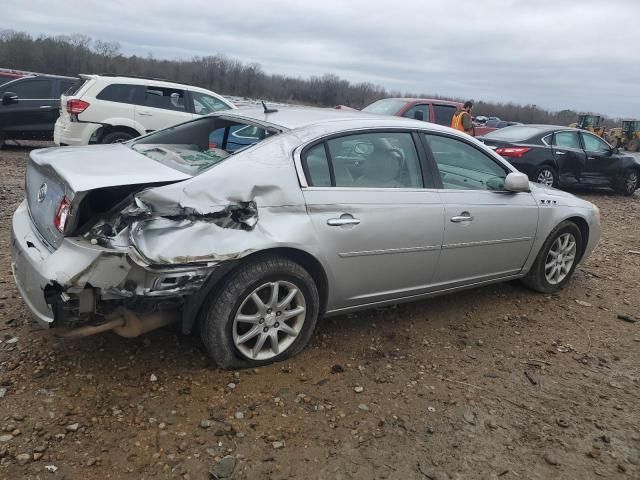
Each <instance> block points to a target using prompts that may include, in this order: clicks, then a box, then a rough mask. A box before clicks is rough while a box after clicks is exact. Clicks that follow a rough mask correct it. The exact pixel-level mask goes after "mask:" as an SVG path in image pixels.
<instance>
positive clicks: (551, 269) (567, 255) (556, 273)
mask: <svg viewBox="0 0 640 480" xmlns="http://www.w3.org/2000/svg"><path fill="white" fill-rule="evenodd" d="M575 259H576V239H575V237H574V236H573V235H572V234H571V233H564V234H562V235H560V236H559V237H558V238H556V239H555V241H554V242H553V244H552V245H551V248H550V249H549V253H548V254H547V258H546V260H545V264H544V276H545V278H546V280H547V282H549V283H550V284H551V285H558V284H559V283H561V282H562V281H563V280H564V279H565V278H567V275H569V272H570V271H571V267H573V263H574V262H575Z"/></svg>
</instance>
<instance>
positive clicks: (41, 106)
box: [40, 105, 53, 108]
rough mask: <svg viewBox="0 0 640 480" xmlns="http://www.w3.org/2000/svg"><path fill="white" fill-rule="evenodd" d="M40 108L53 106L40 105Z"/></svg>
mask: <svg viewBox="0 0 640 480" xmlns="http://www.w3.org/2000/svg"><path fill="white" fill-rule="evenodd" d="M40 108H53V106H51V105H40Z"/></svg>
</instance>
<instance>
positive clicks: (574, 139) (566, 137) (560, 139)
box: [553, 132, 582, 150]
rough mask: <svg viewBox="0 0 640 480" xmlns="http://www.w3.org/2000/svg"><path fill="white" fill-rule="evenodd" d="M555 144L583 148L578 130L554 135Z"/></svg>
mask: <svg viewBox="0 0 640 480" xmlns="http://www.w3.org/2000/svg"><path fill="white" fill-rule="evenodd" d="M553 146H554V147H560V148H575V149H578V150H582V147H581V146H580V139H579V138H578V132H558V133H556V134H555V135H554V136H553Z"/></svg>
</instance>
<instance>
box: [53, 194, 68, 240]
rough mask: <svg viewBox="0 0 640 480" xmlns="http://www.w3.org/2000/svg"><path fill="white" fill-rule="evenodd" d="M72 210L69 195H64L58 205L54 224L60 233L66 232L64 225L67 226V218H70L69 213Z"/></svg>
mask: <svg viewBox="0 0 640 480" xmlns="http://www.w3.org/2000/svg"><path fill="white" fill-rule="evenodd" d="M70 212H71V200H69V199H68V198H67V197H64V198H63V199H62V200H61V201H60V205H58V209H57V210H56V215H55V217H53V226H54V227H56V229H57V230H58V231H59V232H60V233H64V227H66V226H67V219H68V218H69V213H70Z"/></svg>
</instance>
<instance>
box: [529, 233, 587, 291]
mask: <svg viewBox="0 0 640 480" xmlns="http://www.w3.org/2000/svg"><path fill="white" fill-rule="evenodd" d="M582 242H583V239H582V233H581V232H580V229H579V228H578V226H577V225H576V224H575V223H573V222H569V221H565V222H562V223H561V224H560V225H558V226H557V227H556V228H555V229H554V230H553V231H552V232H551V234H550V235H549V237H548V238H547V240H546V241H545V242H544V244H543V245H542V248H541V249H540V251H539V252H538V256H537V257H536V260H535V262H534V263H533V266H532V267H531V270H529V273H528V274H527V276H526V277H524V278H523V279H522V283H524V284H525V285H526V286H528V287H529V288H531V289H533V290H536V291H538V292H541V293H553V292H556V291H558V290H560V289H561V288H562V287H564V285H565V284H566V283H567V282H568V281H569V279H570V278H571V276H572V275H573V272H574V270H575V268H576V265H577V264H578V254H579V252H581V251H582Z"/></svg>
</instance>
